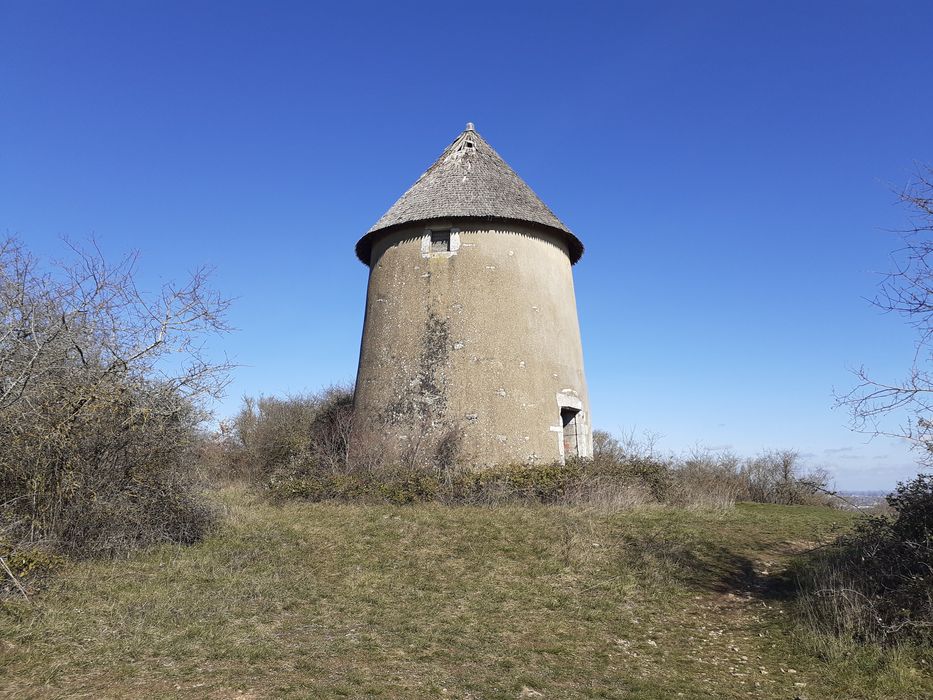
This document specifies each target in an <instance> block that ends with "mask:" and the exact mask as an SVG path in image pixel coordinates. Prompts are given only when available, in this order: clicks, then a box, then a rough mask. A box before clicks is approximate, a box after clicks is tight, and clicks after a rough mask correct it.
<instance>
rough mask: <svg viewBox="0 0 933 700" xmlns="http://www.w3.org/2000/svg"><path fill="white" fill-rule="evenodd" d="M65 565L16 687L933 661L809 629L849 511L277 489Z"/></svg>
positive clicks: (718, 680)
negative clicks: (801, 625) (205, 525)
mask: <svg viewBox="0 0 933 700" xmlns="http://www.w3.org/2000/svg"><path fill="white" fill-rule="evenodd" d="M216 498H217V500H218V501H219V502H220V504H221V506H222V508H223V509H224V510H225V515H224V517H223V522H222V525H221V526H220V527H219V528H218V529H217V530H216V531H215V532H214V534H212V535H211V536H210V537H209V538H208V539H207V540H205V541H204V542H202V543H200V544H198V545H195V546H191V547H177V546H165V547H161V548H157V549H154V550H150V551H148V552H146V553H143V554H138V555H133V556H131V557H129V558H128V559H125V560H118V561H107V562H101V561H88V562H80V563H74V564H69V565H68V566H67V568H66V569H65V570H64V571H63V572H62V573H61V574H60V575H59V576H58V577H56V578H55V579H54V580H53V582H52V583H51V585H50V587H49V588H48V589H46V590H45V591H44V592H43V593H42V594H41V595H39V596H36V597H34V599H33V601H32V602H31V603H26V602H25V601H19V602H17V601H10V602H6V603H4V604H3V606H2V611H0V629H2V634H0V696H2V697H16V698H33V697H34V698H39V697H41V698H55V697H69V698H71V697H88V698H104V697H178V698H262V697H295V698H308V697H311V698H316V697H320V698H331V697H350V698H357V697H359V698H363V697H367V698H368V697H373V698H474V699H479V698H537V697H544V698H562V699H563V698H624V697H627V698H676V697H686V698H699V697H718V698H744V697H759V698H786V699H791V698H795V697H806V698H811V699H813V698H827V697H840V698H842V697H845V698H856V697H859V698H860V697H866V698H882V697H891V698H894V697H897V698H909V697H918V698H919V697H930V696H931V695H933V679H931V676H930V674H929V672H928V669H929V666H928V665H924V662H925V663H926V664H929V663H931V662H933V659H929V658H927V659H919V658H918V657H917V656H916V655H912V654H908V653H906V652H897V651H894V652H889V653H885V654H881V653H879V652H877V651H872V650H871V649H867V650H863V651H855V650H853V649H852V648H848V647H845V646H842V645H834V644H832V643H828V642H826V641H820V640H818V639H816V638H813V637H811V636H809V635H808V634H807V633H805V632H804V631H802V630H795V629H794V625H793V623H792V622H791V621H790V618H789V616H788V614H787V613H786V608H787V605H788V602H787V601H786V600H784V599H783V598H782V592H784V591H786V586H783V585H782V577H781V571H782V569H783V567H784V565H785V564H786V563H787V561H788V559H789V557H791V556H792V555H793V554H794V553H797V552H799V551H802V550H804V549H806V548H808V547H811V546H813V545H814V544H817V543H819V542H822V541H825V540H827V539H829V538H830V537H832V536H833V534H834V533H835V532H838V530H839V529H840V528H844V527H846V526H847V525H848V523H849V522H850V517H851V516H849V515H847V514H845V513H841V512H838V511H832V510H829V509H826V508H819V507H812V508H811V507H788V506H767V505H750V504H741V505H739V506H738V507H736V508H735V509H734V510H729V511H725V512H695V511H686V510H675V509H668V508H654V509H645V510H638V511H633V512H626V513H617V514H606V513H599V512H586V511H582V510H577V509H568V508H562V507H556V506H520V507H519V506H514V507H499V508H477V507H444V506H438V505H433V504H429V505H418V506H404V507H392V506H361V505H336V504H303V503H291V504H286V505H274V504H270V503H268V502H266V501H264V500H263V499H261V498H258V497H257V496H255V495H253V494H252V493H251V492H249V491H248V490H246V489H243V488H229V489H227V490H224V491H221V492H219V493H218V494H217V496H216Z"/></svg>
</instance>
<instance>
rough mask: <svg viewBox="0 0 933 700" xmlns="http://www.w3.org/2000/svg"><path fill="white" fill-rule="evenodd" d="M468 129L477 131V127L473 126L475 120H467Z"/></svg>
mask: <svg viewBox="0 0 933 700" xmlns="http://www.w3.org/2000/svg"><path fill="white" fill-rule="evenodd" d="M466 130H467V131H476V129H474V128H473V122H467V128H466Z"/></svg>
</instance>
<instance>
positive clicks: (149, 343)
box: [0, 240, 230, 554]
mask: <svg viewBox="0 0 933 700" xmlns="http://www.w3.org/2000/svg"><path fill="white" fill-rule="evenodd" d="M72 253H73V257H74V262H73V263H72V264H70V265H67V266H63V267H61V268H59V269H57V270H55V271H53V272H42V271H40V269H39V265H38V261H37V260H36V259H35V258H34V257H32V256H31V255H29V254H28V252H27V251H26V250H25V249H24V248H23V247H22V246H21V245H20V244H19V243H18V242H17V241H15V240H8V241H6V242H5V243H0V504H2V510H0V539H4V540H5V541H7V542H8V543H10V546H12V547H13V548H14V549H15V548H16V547H21V546H24V545H28V544H32V545H35V544H38V543H43V542H44V543H46V544H47V545H49V546H52V547H54V548H56V549H58V550H60V551H64V552H67V553H72V554H88V553H93V552H106V553H113V552H118V551H125V550H127V549H133V548H136V547H140V546H144V545H146V544H149V543H151V542H162V541H174V542H191V541H194V540H196V539H197V538H198V537H200V536H201V535H202V534H203V532H204V531H205V529H206V527H207V526H208V525H209V523H210V521H211V512H210V509H209V508H208V507H207V506H206V505H205V504H204V503H203V502H202V501H201V500H200V499H199V498H198V497H197V495H196V493H195V484H194V480H193V471H192V468H191V467H192V464H193V462H194V449H195V446H196V442H197V430H198V427H199V425H200V424H201V422H202V421H203V419H204V418H205V416H206V414H205V412H204V410H203V407H202V400H203V399H205V398H206V397H211V396H217V395H218V394H219V392H220V391H221V390H222V388H223V386H224V384H225V380H226V372H227V370H228V369H229V368H230V365H229V364H228V363H226V362H221V363H213V362H211V361H210V360H208V359H207V356H206V355H205V354H204V352H203V341H204V338H205V336H206V335H208V334H212V333H216V332H221V331H224V330H226V329H227V326H226V324H225V322H224V312H225V311H226V309H227V302H226V301H225V300H223V299H221V298H220V297H218V296H217V295H216V294H215V293H214V292H212V291H211V290H210V289H208V287H207V286H206V279H207V278H206V273H205V272H204V271H203V270H202V271H199V272H197V273H195V274H194V275H193V276H192V277H191V279H190V280H188V282H187V283H186V284H184V285H182V286H176V285H172V284H166V285H165V286H163V287H162V288H161V290H159V292H158V293H156V294H154V295H145V294H143V292H142V291H141V290H140V289H138V287H137V286H136V283H135V279H134V265H135V257H133V256H130V257H128V258H125V259H124V260H122V261H121V262H120V263H118V264H116V265H110V264H108V263H107V262H106V261H105V260H104V259H103V256H102V255H101V254H100V252H99V251H98V250H97V249H96V248H95V249H92V250H90V251H84V250H81V249H79V248H76V247H72Z"/></svg>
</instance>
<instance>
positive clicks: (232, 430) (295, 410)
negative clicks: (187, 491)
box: [205, 386, 353, 482]
mask: <svg viewBox="0 0 933 700" xmlns="http://www.w3.org/2000/svg"><path fill="white" fill-rule="evenodd" d="M352 409H353V392H352V390H351V389H349V388H347V387H342V386H332V387H329V388H327V389H325V390H324V391H321V392H319V393H314V394H311V393H308V394H299V395H295V396H286V397H284V398H280V397H275V396H269V397H267V396H262V397H259V398H258V399H254V398H252V397H246V398H244V399H243V407H242V408H241V409H240V411H239V413H237V415H236V416H235V417H234V418H233V420H232V421H231V422H230V423H229V424H226V425H224V426H223V430H222V434H221V435H220V436H219V439H215V440H214V441H212V442H209V443H208V445H207V446H206V448H205V451H206V452H207V455H206V460H205V461H206V463H207V464H208V465H209V467H208V468H209V471H210V474H211V476H212V477H213V478H214V479H215V480H219V481H223V480H229V479H238V478H239V479H245V480H247V481H253V482H262V481H264V480H267V479H270V478H272V477H273V476H275V475H276V473H278V477H277V478H278V480H279V481H281V479H282V478H283V474H288V475H290V476H292V477H302V478H303V477H306V476H312V475H319V474H327V475H338V474H346V473H348V472H349V471H350V469H349V467H348V464H347V446H348V443H349V439H350V417H351V413H352Z"/></svg>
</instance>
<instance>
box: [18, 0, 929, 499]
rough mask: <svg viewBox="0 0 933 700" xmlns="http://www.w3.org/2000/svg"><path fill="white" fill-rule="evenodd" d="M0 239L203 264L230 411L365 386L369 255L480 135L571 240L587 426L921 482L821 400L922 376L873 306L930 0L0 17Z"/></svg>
mask: <svg viewBox="0 0 933 700" xmlns="http://www.w3.org/2000/svg"><path fill="white" fill-rule="evenodd" d="M0 31H2V32H3V41H2V42H0V99H2V103H3V108H2V110H0V232H5V233H12V234H16V235H18V236H19V237H20V238H22V239H23V240H24V241H25V242H26V243H27V244H29V246H30V247H31V248H32V249H33V250H34V251H35V252H36V253H38V254H40V255H43V256H52V257H54V256H60V255H62V253H63V249H62V245H61V243H60V237H61V236H64V235H66V236H70V237H72V238H79V239H80V238H82V237H86V236H89V235H92V234H93V235H95V236H96V237H97V238H98V240H99V241H100V243H101V245H102V247H103V248H104V250H105V251H106V252H107V253H108V254H110V255H112V256H117V255H119V254H120V253H123V252H126V251H128V250H133V249H135V250H138V251H140V253H141V256H142V259H141V274H142V276H143V280H144V282H146V283H147V284H151V285H154V284H155V283H156V282H157V281H158V280H159V279H170V278H178V277H182V276H183V275H184V274H185V273H186V271H189V270H191V269H193V268H195V267H197V266H198V265H201V264H209V265H213V266H214V267H216V274H215V278H214V281H215V285H216V286H217V287H218V288H219V289H220V290H221V291H222V292H224V293H226V294H228V295H230V296H233V297H237V302H236V304H235V306H234V309H233V312H232V322H233V324H234V325H235V326H237V327H238V328H239V329H240V330H239V331H238V332H237V333H235V334H234V335H232V336H230V337H228V338H226V339H224V340H222V341H219V342H217V343H215V349H216V350H217V351H218V352H219V351H221V350H226V351H227V352H228V353H229V354H230V355H232V356H233V357H234V358H235V359H236V360H237V361H239V362H240V363H242V364H243V365H244V366H243V367H242V368H240V369H239V370H238V371H237V372H236V375H235V381H234V383H233V385H232V386H231V389H230V396H229V397H228V399H227V400H226V401H225V402H224V403H222V404H221V405H220V406H219V407H218V408H219V411H220V413H221V414H228V413H231V412H233V411H234V410H235V408H236V406H237V403H238V400H239V397H240V396H241V395H243V394H258V393H266V394H272V393H284V392H289V391H292V392H294V391H301V390H305V389H317V388H319V387H321V386H322V385H325V384H328V383H331V382H341V381H343V382H350V381H352V380H353V378H354V375H355V371H356V362H357V352H358V347H359V335H360V330H361V327H362V317H363V305H364V299H365V290H366V278H367V270H366V268H365V267H364V266H363V265H362V264H360V263H359V262H358V261H357V260H356V258H355V257H354V254H353V246H354V244H355V242H356V240H357V238H358V237H359V236H360V235H361V234H362V233H363V232H365V231H366V230H367V229H368V228H369V226H371V225H372V223H373V222H374V221H376V219H378V218H379V216H380V215H381V214H382V213H383V212H384V211H385V210H386V209H387V208H388V207H389V206H390V205H391V204H392V203H393V202H394V201H395V199H396V198H397V197H398V196H399V195H400V194H401V193H402V192H403V191H404V190H405V189H406V188H407V187H408V186H409V185H410V184H411V183H412V182H413V181H414V180H415V179H416V178H417V177H418V175H420V174H421V173H422V172H423V171H424V169H425V168H426V167H427V166H428V165H430V163H431V162H433V160H434V159H435V158H436V157H437V155H438V154H439V153H440V152H441V151H442V150H443V148H444V147H445V146H446V145H447V143H449V142H450V141H451V140H452V139H453V138H454V137H455V136H456V135H457V134H458V133H459V131H460V130H462V129H463V126H464V124H465V123H466V122H467V121H473V122H475V123H476V126H477V130H478V131H479V132H480V133H481V134H482V135H483V136H484V137H485V138H486V139H487V140H488V141H489V142H490V143H491V144H492V145H493V146H494V147H495V148H496V149H497V150H498V151H499V152H500V154H502V156H503V157H504V158H505V159H506V160H507V161H508V162H509V163H510V164H511V165H512V166H513V168H515V170H516V171H517V172H518V173H519V174H520V175H522V176H523V177H524V179H525V180H526V181H527V182H528V183H529V184H530V185H531V186H532V188H533V189H534V190H535V191H536V192H537V193H538V194H539V195H540V196H541V197H542V199H544V201H545V202H547V203H548V204H549V205H550V207H551V208H552V209H553V210H554V211H555V213H556V214H557V215H558V216H559V217H560V218H561V219H563V220H564V221H565V222H566V223H567V224H568V226H569V227H570V228H571V229H572V230H573V231H574V232H576V233H577V235H578V236H579V237H580V238H581V239H582V240H583V242H584V244H585V245H586V248H587V252H586V254H585V255H584V257H583V259H582V261H581V262H580V263H579V264H578V265H577V266H576V267H575V280H576V288H577V302H578V307H579V313H580V323H581V329H582V333H583V341H584V351H585V356H586V363H587V364H586V370H587V378H588V381H589V385H590V393H591V403H592V412H593V416H594V420H595V423H596V425H597V426H598V427H603V428H605V429H609V430H611V431H614V432H627V431H629V430H632V429H634V430H635V431H636V432H640V431H643V430H649V431H653V432H656V433H659V434H660V435H662V436H663V437H662V439H661V440H660V447H661V448H662V449H664V450H673V451H682V450H686V449H689V448H691V447H693V446H695V445H698V444H699V445H705V446H708V447H714V448H719V447H724V446H730V447H731V448H732V449H734V450H736V451H738V452H740V453H743V454H754V453H756V452H758V451H759V450H761V449H767V448H782V447H793V448H797V449H799V450H800V451H801V452H802V453H804V454H805V455H806V458H807V460H808V462H809V463H810V464H813V465H823V466H827V467H829V468H831V469H832V470H833V472H834V474H835V475H836V480H837V484H838V485H840V486H842V487H847V488H889V487H891V486H893V485H894V483H895V482H896V481H897V480H898V479H902V478H905V477H908V476H910V475H911V474H913V473H916V471H917V468H916V467H915V466H914V459H913V457H912V455H911V454H910V453H909V452H908V451H907V449H906V448H905V446H904V445H902V444H899V443H897V442H895V441H892V440H890V439H880V438H878V439H875V440H873V441H871V442H866V440H867V438H866V437H864V436H861V435H857V434H853V433H852V432H851V431H849V430H848V428H847V421H848V419H847V415H846V414H845V412H844V411H843V410H841V409H835V410H834V409H833V404H834V400H833V390H834V388H835V389H836V390H845V389H848V388H850V387H851V386H852V385H853V378H852V376H851V373H850V370H851V369H852V368H853V367H857V366H859V365H861V364H864V365H866V366H867V367H868V368H870V369H871V370H872V371H873V372H874V373H875V374H877V375H878V376H879V377H881V378H884V379H896V378H898V377H899V376H900V375H901V374H903V373H904V372H905V371H906V368H907V366H908V364H909V362H910V359H911V357H912V354H913V341H914V339H913V335H912V333H911V331H910V329H909V328H908V327H907V326H906V325H905V324H904V323H903V321H902V320H901V319H898V318H896V317H893V316H889V315H888V316H886V315H883V314H881V313H879V312H878V311H877V310H876V309H874V308H873V307H872V306H871V305H870V304H869V303H868V302H867V301H866V300H865V298H866V297H871V296H873V295H874V293H875V290H876V285H877V282H878V281H879V273H881V272H884V271H886V270H888V269H889V266H890V265H889V257H888V256H889V253H890V251H891V250H892V249H893V248H895V247H896V244H897V240H896V238H895V237H894V236H893V235H892V234H890V233H888V232H887V231H886V229H892V228H897V227H898V226H901V225H903V224H904V221H905V211H904V210H903V209H901V208H899V207H898V205H896V203H895V197H894V195H893V194H892V192H891V188H892V187H895V188H897V187H901V186H903V185H904V184H905V183H906V182H907V180H908V179H909V177H910V175H911V173H912V172H913V171H914V168H915V163H917V162H926V163H933V130H931V128H930V125H931V124H933V91H931V90H930V89H929V80H930V75H933V52H931V50H930V37H931V36H933V5H931V4H930V3H921V2H916V3H908V2H886V3H882V2H872V3H868V2H825V3H813V2H781V3H773V2H772V3H764V2H704V3H695V2H657V3H631V2H612V3H608V2H607V3H553V4H549V3H543V2H535V3H510V2H497V3H490V4H487V3H484V2H469V3H405V2H395V3H373V4H367V3H354V2H342V3H333V4H331V3H307V2H262V3H260V2H235V3H221V2H213V3H208V2H144V1H142V0H136V1H134V2H123V1H120V2H116V1H115V2H84V3H73V2H25V1H23V2H9V1H3V2H0Z"/></svg>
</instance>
